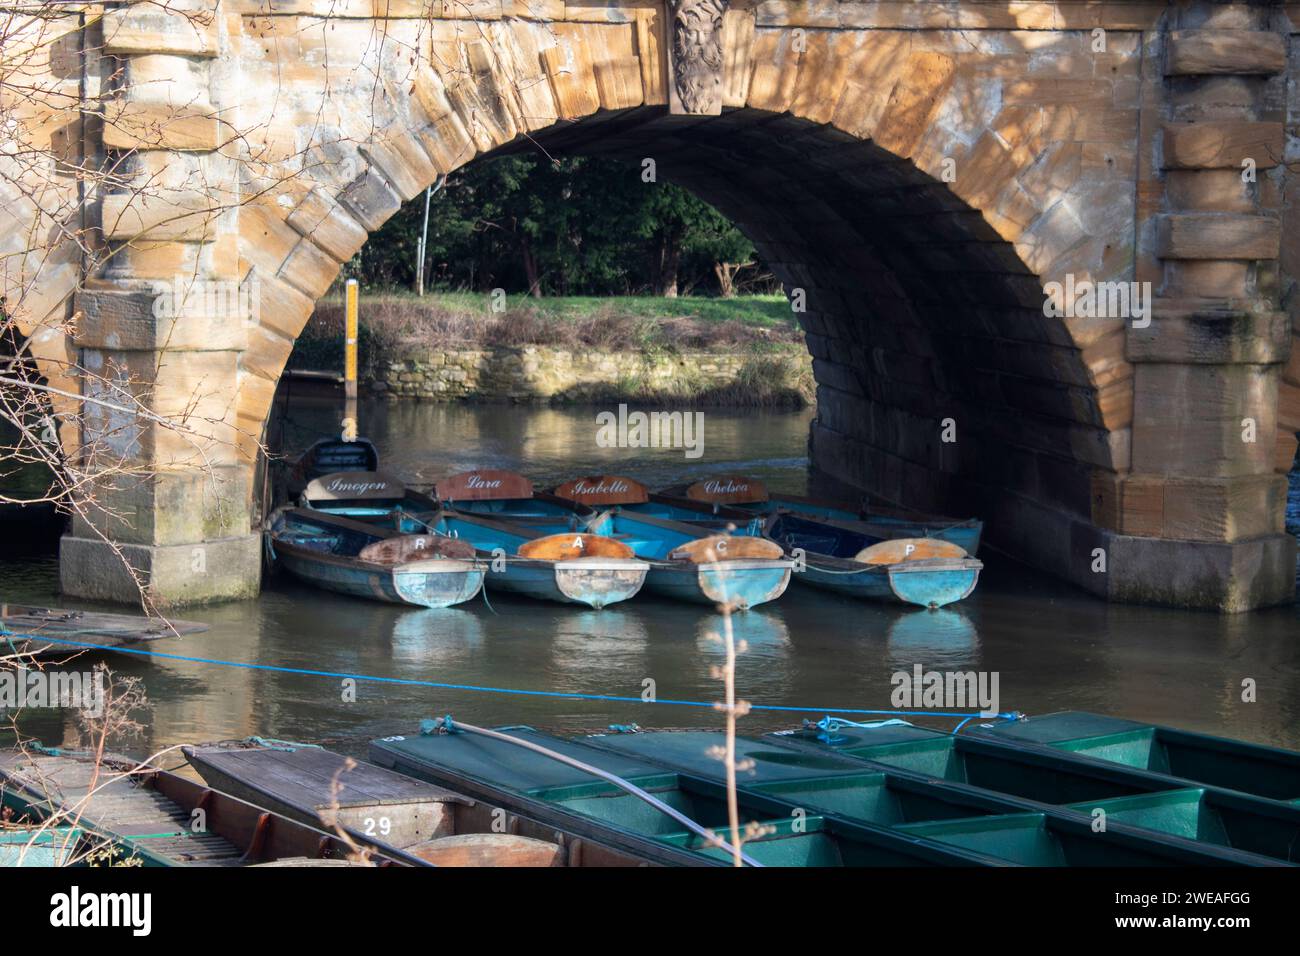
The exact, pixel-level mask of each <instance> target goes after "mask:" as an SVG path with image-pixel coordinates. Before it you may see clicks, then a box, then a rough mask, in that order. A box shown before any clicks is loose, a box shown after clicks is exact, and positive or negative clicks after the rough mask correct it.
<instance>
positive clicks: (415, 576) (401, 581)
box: [266, 508, 487, 607]
mask: <svg viewBox="0 0 1300 956" xmlns="http://www.w3.org/2000/svg"><path fill="white" fill-rule="evenodd" d="M268 526H269V527H268V529H267V532H266V533H267V538H268V540H269V541H270V545H271V549H272V551H273V553H274V554H275V557H276V560H278V561H279V562H280V563H281V564H283V565H284V567H285V568H286V569H287V570H288V571H289V572H290V573H291V574H293V575H294V576H295V577H297V578H300V579H302V580H303V581H306V582H307V583H309V584H313V585H315V586H316V587H319V588H324V589H325V590H327V591H334V592H337V593H339V594H347V595H350V596H352V597H363V598H372V599H374V600H377V601H388V602H389V603H392V604H410V605H413V606H416V607H450V606H451V605H453V604H460V603H462V602H464V601H468V600H470V598H472V597H474V596H475V595H477V594H478V592H479V590H480V589H481V588H482V587H483V579H484V576H485V574H486V571H487V567H486V565H485V564H484V563H483V562H481V561H479V560H478V559H477V557H476V555H475V553H474V549H473V548H472V547H470V546H469V545H466V544H465V543H463V542H460V541H454V540H449V539H447V538H445V537H439V536H437V535H433V534H408V535H403V534H399V533H398V532H396V531H391V530H387V529H384V528H380V527H376V526H374V525H369V524H365V523H362V522H359V521H353V520H352V519H350V518H344V517H340V516H338V515H331V514H327V513H325V512H321V511H313V510H310V509H306V508H281V509H279V510H278V511H276V512H275V514H273V515H272V516H271V518H270V519H268Z"/></svg>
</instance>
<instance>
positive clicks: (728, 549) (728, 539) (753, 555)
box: [668, 534, 785, 564]
mask: <svg viewBox="0 0 1300 956" xmlns="http://www.w3.org/2000/svg"><path fill="white" fill-rule="evenodd" d="M784 554H785V552H784V551H783V550H782V549H781V546H780V545H779V544H777V543H776V542H775V541H772V540H769V539H768V538H753V537H747V536H745V535H737V536H732V535H729V534H714V535H709V536H708V537H707V538H696V539H695V540H694V541H688V542H686V543H685V544H683V545H679V546H678V547H676V548H674V549H673V550H672V551H670V552H668V559H669V560H670V561H689V562H690V563H691V564H712V563H713V562H715V561H726V560H737V559H746V560H751V561H752V560H756V559H762V558H769V559H770V558H779V557H782V556H783V555H784Z"/></svg>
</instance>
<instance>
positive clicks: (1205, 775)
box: [972, 711, 1300, 806]
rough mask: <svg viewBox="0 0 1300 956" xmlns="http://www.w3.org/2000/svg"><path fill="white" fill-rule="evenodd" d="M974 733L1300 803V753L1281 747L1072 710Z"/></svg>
mask: <svg viewBox="0 0 1300 956" xmlns="http://www.w3.org/2000/svg"><path fill="white" fill-rule="evenodd" d="M972 733H974V734H975V735H977V736H981V737H988V738H989V739H990V740H1000V741H1004V742H1007V743H1020V744H1028V745H1031V746H1043V747H1050V748H1053V749H1055V750H1059V751H1063V752H1065V753H1070V754H1077V755H1079V756H1081V757H1090V758H1092V759H1094V760H1104V761H1107V762H1110V763H1115V764H1119V765H1121V766H1125V767H1133V768H1135V769H1137V770H1146V771H1150V772H1152V773H1159V774H1167V775H1169V776H1171V777H1176V778H1178V779H1181V780H1186V781H1188V782H1189V783H1191V784H1209V785H1211V786H1215V787H1223V788H1225V789H1228V790H1238V791H1240V792H1242V793H1249V794H1252V795H1254V796H1257V797H1264V798H1266V799H1269V800H1278V801H1280V802H1282V803H1286V804H1291V805H1293V806H1300V753H1296V752H1294V751H1291V750H1282V749H1280V748H1278V747H1268V746H1264V745H1262V744H1251V743H1245V742H1244V741H1240V740H1230V739H1228V738H1225V737H1215V736H1211V735H1209V734H1199V733H1193V732H1192V731H1187V730H1177V729H1175V728H1173V727H1163V726H1160V725H1159V724H1144V723H1139V722H1137V721H1132V720H1122V719H1120V718H1118V717H1106V716H1102V715H1100V714H1087V713H1080V712H1072V711H1067V712H1064V713H1059V714H1044V715H1043V716H1042V717H1030V718H1026V719H1025V720H1021V721H1016V722H1015V723H1014V724H1005V725H1000V726H993V727H977V728H975V730H974V731H972Z"/></svg>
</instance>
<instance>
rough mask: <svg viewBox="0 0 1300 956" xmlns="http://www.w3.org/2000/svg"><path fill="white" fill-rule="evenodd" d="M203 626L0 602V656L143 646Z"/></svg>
mask: <svg viewBox="0 0 1300 956" xmlns="http://www.w3.org/2000/svg"><path fill="white" fill-rule="evenodd" d="M207 629H208V625H206V624H200V623H199V622H197V621H182V620H179V619H171V618H168V619H163V618H159V617H144V616H142V615H139V614H109V613H105V612H103V611H78V610H72V609H68V608H57V607H37V606H35V605H31V604H10V603H8V602H5V603H0V656H5V655H6V654H13V655H15V656H17V657H18V658H20V659H28V660H33V659H48V658H59V657H67V656H70V655H72V654H77V653H86V652H88V651H89V652H92V653H93V652H97V650H98V649H97V648H85V647H79V646H77V645H78V644H95V645H98V646H99V647H106V648H117V647H133V648H141V649H146V648H148V646H149V643H150V642H151V641H156V640H159V639H161V638H165V637H177V636H179V635H183V634H198V633H200V632H202V631H206V630H207Z"/></svg>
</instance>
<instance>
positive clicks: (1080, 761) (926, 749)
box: [764, 722, 1300, 864]
mask: <svg viewBox="0 0 1300 956" xmlns="http://www.w3.org/2000/svg"><path fill="white" fill-rule="evenodd" d="M764 739H765V740H768V741H770V742H771V743H773V744H775V745H777V746H781V747H786V748H791V749H795V750H801V751H804V752H812V753H816V754H821V755H827V754H830V753H834V754H838V755H843V756H851V757H854V758H856V759H859V760H862V761H865V762H866V763H867V764H868V765H869V766H873V767H875V768H877V769H880V768H883V767H888V768H892V769H895V770H898V771H900V772H903V773H908V774H913V775H917V776H920V777H922V778H925V779H938V780H943V781H949V782H952V783H956V784H963V785H967V786H973V787H979V788H982V789H985V790H989V791H996V792H998V793H1002V794H1005V795H1007V796H1010V797H1014V798H1017V799H1023V800H1031V801H1035V802H1039V803H1043V804H1050V805H1053V806H1056V807H1059V808H1061V809H1063V810H1066V811H1070V812H1074V813H1077V814H1082V815H1085V816H1089V817H1097V816H1098V815H1099V813H1098V812H1099V811H1100V813H1101V814H1104V815H1105V819H1106V821H1107V827H1108V828H1110V827H1112V825H1113V824H1118V825H1123V826H1126V827H1131V828H1133V829H1135V830H1137V829H1140V830H1143V831H1147V832H1150V833H1156V834H1160V835H1163V836H1164V837H1167V838H1177V839H1182V840H1190V841H1194V842H1195V843H1197V844H1198V845H1201V846H1203V847H1207V848H1212V849H1216V850H1221V849H1229V850H1233V851H1239V852H1242V853H1245V854H1254V855H1255V856H1256V857H1259V858H1264V857H1266V858H1271V859H1272V860H1274V861H1281V862H1286V863H1291V864H1295V863H1300V807H1298V806H1295V805H1292V804H1288V803H1285V802H1282V801H1278V800H1270V799H1266V798H1263V797H1257V796H1254V795H1250V794H1246V793H1242V792H1240V791H1234V790H1228V789H1225V788H1221V787H1214V786H1210V785H1208V784H1202V783H1198V782H1195V781H1191V780H1187V779H1181V778H1177V777H1171V776H1168V775H1167V774H1159V773H1153V772H1151V771H1144V770H1136V769H1133V768H1131V767H1125V766H1121V765H1119V764H1116V763H1113V762H1110V761H1104V760H1097V759H1095V758H1092V757H1085V756H1081V755H1078V754H1072V753H1068V752H1065V751H1059V750H1054V749H1052V748H1049V747H1044V746H1041V745H1037V744H1021V743H1012V742H1010V741H1005V742H1004V741H999V740H995V739H993V738H991V737H987V736H977V735H969V734H962V735H956V734H946V733H941V732H938V731H933V730H927V729H925V728H921V727H914V726H911V725H905V724H901V723H892V722H891V723H886V724H884V725H876V726H870V725H868V726H836V727H834V729H833V730H830V731H827V730H826V729H823V728H811V727H809V728H806V729H804V730H802V731H797V732H794V733H786V734H771V735H767V736H766V737H765V738H764Z"/></svg>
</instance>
